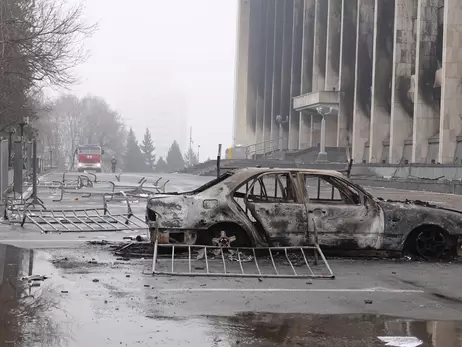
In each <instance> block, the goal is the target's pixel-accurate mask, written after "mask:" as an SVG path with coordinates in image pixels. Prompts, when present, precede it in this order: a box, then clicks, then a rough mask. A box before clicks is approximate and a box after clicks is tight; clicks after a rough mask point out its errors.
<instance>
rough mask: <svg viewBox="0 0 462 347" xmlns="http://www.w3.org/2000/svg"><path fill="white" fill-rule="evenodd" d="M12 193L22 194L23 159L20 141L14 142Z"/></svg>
mask: <svg viewBox="0 0 462 347" xmlns="http://www.w3.org/2000/svg"><path fill="white" fill-rule="evenodd" d="M13 146H14V147H13V149H14V176H13V177H14V181H13V182H14V191H15V192H16V193H19V194H22V192H23V159H22V141H21V140H15V141H14V145H13Z"/></svg>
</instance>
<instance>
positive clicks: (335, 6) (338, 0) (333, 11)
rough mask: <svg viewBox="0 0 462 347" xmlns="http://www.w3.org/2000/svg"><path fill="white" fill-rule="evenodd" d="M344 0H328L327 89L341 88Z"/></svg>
mask: <svg viewBox="0 0 462 347" xmlns="http://www.w3.org/2000/svg"><path fill="white" fill-rule="evenodd" d="M341 16H342V0H328V6H327V43H326V47H327V53H326V81H325V87H324V88H325V90H339V69H340V24H341Z"/></svg>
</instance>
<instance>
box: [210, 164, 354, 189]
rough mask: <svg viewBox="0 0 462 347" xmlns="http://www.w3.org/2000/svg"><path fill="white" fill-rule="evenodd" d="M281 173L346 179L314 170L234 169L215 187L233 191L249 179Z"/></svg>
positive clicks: (328, 171) (332, 173)
mask: <svg viewBox="0 0 462 347" xmlns="http://www.w3.org/2000/svg"><path fill="white" fill-rule="evenodd" d="M281 171H290V172H300V173H305V174H312V175H325V176H330V177H338V178H342V179H345V178H346V177H345V176H344V175H342V174H341V173H340V172H338V171H335V170H315V169H300V168H268V167H266V168H264V167H248V168H243V169H235V170H233V171H232V174H231V175H230V176H229V177H227V178H226V179H225V180H223V181H222V182H220V183H218V184H217V185H218V186H220V185H221V184H225V185H226V186H228V188H229V189H231V190H232V189H235V188H236V187H238V186H240V185H241V184H242V183H243V182H245V181H246V180H248V179H249V178H251V177H254V176H257V175H260V174H264V173H272V172H281Z"/></svg>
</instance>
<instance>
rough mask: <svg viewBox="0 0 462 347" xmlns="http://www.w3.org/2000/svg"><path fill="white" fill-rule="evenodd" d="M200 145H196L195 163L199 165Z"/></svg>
mask: <svg viewBox="0 0 462 347" xmlns="http://www.w3.org/2000/svg"><path fill="white" fill-rule="evenodd" d="M200 150H201V145H197V163H198V164H199V163H200V159H199V155H200Z"/></svg>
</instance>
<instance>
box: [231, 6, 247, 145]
mask: <svg viewBox="0 0 462 347" xmlns="http://www.w3.org/2000/svg"><path fill="white" fill-rule="evenodd" d="M249 33H250V4H249V3H248V2H247V1H245V0H240V1H239V5H238V18H237V47H236V58H237V59H236V60H237V68H236V76H235V79H236V87H235V98H236V100H235V108H234V134H233V144H234V145H245V144H247V141H246V132H247V131H246V130H247V97H248V95H247V94H248V82H249V81H248V76H249V38H250V35H249Z"/></svg>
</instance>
